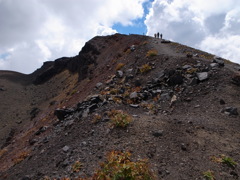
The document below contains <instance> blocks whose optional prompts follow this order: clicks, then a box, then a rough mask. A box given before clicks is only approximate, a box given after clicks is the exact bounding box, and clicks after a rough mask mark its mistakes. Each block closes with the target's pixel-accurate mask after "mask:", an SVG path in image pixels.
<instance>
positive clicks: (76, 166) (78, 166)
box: [72, 161, 82, 172]
mask: <svg viewBox="0 0 240 180" xmlns="http://www.w3.org/2000/svg"><path fill="white" fill-rule="evenodd" d="M81 169H82V163H81V162H80V161H76V162H75V163H74V164H73V165H72V171H73V172H79V171H80V170H81Z"/></svg>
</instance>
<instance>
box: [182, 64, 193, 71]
mask: <svg viewBox="0 0 240 180" xmlns="http://www.w3.org/2000/svg"><path fill="white" fill-rule="evenodd" d="M191 68H192V66H190V65H184V66H183V67H182V69H183V70H188V69H191Z"/></svg>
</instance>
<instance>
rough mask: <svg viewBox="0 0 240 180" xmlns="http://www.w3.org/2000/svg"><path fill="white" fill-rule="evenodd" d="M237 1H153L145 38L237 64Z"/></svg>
mask: <svg viewBox="0 0 240 180" xmlns="http://www.w3.org/2000/svg"><path fill="white" fill-rule="evenodd" d="M239 7H240V1H238V0H228V1H226V0H211V1H207V0H205V1H204V2H203V1H202V0H154V2H153V3H152V7H151V8H150V12H149V14H148V15H147V17H146V20H145V24H146V26H147V28H148V35H153V34H154V33H156V32H161V33H163V38H167V39H171V40H174V41H177V42H180V43H183V44H186V45H189V46H193V47H195V48H199V49H201V50H204V51H207V52H210V53H213V54H216V55H218V56H221V57H224V58H227V59H230V60H232V61H234V62H237V63H240V41H239V39H240V19H239V17H240V9H239Z"/></svg>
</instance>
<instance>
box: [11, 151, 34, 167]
mask: <svg viewBox="0 0 240 180" xmlns="http://www.w3.org/2000/svg"><path fill="white" fill-rule="evenodd" d="M29 154H30V153H29V152H28V151H23V152H20V153H19V154H18V155H17V157H16V158H14V159H13V162H14V164H19V163H20V162H22V161H23V160H24V159H26V158H27V157H28V156H29Z"/></svg>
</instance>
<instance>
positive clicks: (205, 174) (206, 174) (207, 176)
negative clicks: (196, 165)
mask: <svg viewBox="0 0 240 180" xmlns="http://www.w3.org/2000/svg"><path fill="white" fill-rule="evenodd" d="M203 177H204V178H205V179H206V180H214V179H215V178H214V173H213V171H210V170H208V171H205V172H203Z"/></svg>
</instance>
